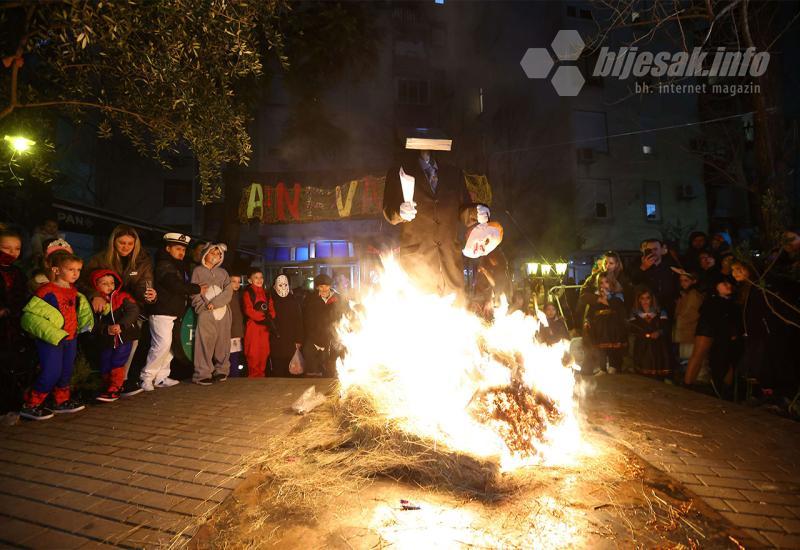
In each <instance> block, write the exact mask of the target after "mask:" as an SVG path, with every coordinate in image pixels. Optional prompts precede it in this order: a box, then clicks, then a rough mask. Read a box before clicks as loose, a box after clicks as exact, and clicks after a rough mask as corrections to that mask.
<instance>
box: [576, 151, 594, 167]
mask: <svg viewBox="0 0 800 550" xmlns="http://www.w3.org/2000/svg"><path fill="white" fill-rule="evenodd" d="M577 152H578V162H584V163H590V162H594V149H590V148H588V147H580V148H578V149H577Z"/></svg>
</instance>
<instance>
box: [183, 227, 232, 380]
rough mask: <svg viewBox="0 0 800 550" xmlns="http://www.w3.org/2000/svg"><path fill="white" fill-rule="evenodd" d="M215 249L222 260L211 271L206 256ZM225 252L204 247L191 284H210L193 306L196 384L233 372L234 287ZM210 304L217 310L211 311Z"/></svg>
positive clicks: (198, 295) (197, 297) (195, 295)
mask: <svg viewBox="0 0 800 550" xmlns="http://www.w3.org/2000/svg"><path fill="white" fill-rule="evenodd" d="M215 248H216V249H218V250H219V251H220V252H221V254H222V259H221V260H220V263H219V264H217V266H215V267H214V268H212V269H209V268H207V267H206V266H205V260H206V256H207V255H208V253H209V252H210V251H211V250H213V249H215ZM225 250H226V248H225V245H220V244H214V243H208V244H207V245H206V246H205V247H204V248H203V255H202V259H201V260H200V265H198V266H197V267H195V268H194V271H192V283H195V284H198V285H208V290H206V293H205V295H201V294H193V295H192V307H193V308H194V310H195V312H196V313H197V323H196V329H195V336H194V375H193V376H192V380H193V381H197V380H205V379H207V378H211V376H212V375H213V374H224V375H226V376H227V375H228V374H229V373H230V369H231V363H230V353H231V308H230V307H229V306H228V304H229V303H230V301H231V296H232V295H233V288H232V287H231V279H230V277H229V276H228V272H227V271H225V270H224V269H223V268H222V267H220V266H221V265H222V261H223V260H224V259H225ZM209 304H212V305H213V306H214V309H208V305H209Z"/></svg>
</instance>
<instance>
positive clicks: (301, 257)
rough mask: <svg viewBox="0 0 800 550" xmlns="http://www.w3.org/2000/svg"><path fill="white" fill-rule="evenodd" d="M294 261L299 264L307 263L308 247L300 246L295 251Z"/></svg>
mask: <svg viewBox="0 0 800 550" xmlns="http://www.w3.org/2000/svg"><path fill="white" fill-rule="evenodd" d="M294 259H295V260H296V261H298V262H305V261H306V260H308V247H307V246H298V247H297V248H295V249H294Z"/></svg>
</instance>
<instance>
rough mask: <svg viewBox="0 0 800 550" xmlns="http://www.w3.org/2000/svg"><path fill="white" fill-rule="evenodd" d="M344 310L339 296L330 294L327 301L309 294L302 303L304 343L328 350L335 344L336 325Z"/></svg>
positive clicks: (317, 295) (333, 293)
mask: <svg viewBox="0 0 800 550" xmlns="http://www.w3.org/2000/svg"><path fill="white" fill-rule="evenodd" d="M343 313H344V309H343V306H342V302H341V301H340V298H339V295H338V294H336V293H335V292H332V293H331V296H330V298H328V301H327V302H326V301H324V300H323V299H322V298H320V296H319V294H310V295H309V296H308V297H307V298H306V300H305V302H304V303H303V333H304V335H305V339H306V342H310V343H312V344H314V345H315V346H319V347H321V348H325V349H328V348H329V347H330V346H331V344H332V343H334V342H336V340H337V336H336V325H337V323H338V322H339V319H340V318H341V317H342V314H343Z"/></svg>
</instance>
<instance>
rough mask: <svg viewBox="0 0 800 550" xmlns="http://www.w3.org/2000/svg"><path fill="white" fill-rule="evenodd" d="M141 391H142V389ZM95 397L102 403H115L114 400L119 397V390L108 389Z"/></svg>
mask: <svg viewBox="0 0 800 550" xmlns="http://www.w3.org/2000/svg"><path fill="white" fill-rule="evenodd" d="M139 391H141V389H140V390H139ZM95 399H97V400H98V401H100V402H102V403H113V402H114V401H116V400H117V399H119V392H118V391H110V390H106V391H104V392H102V393H101V394H100V395H98V396H97V397H95Z"/></svg>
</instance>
